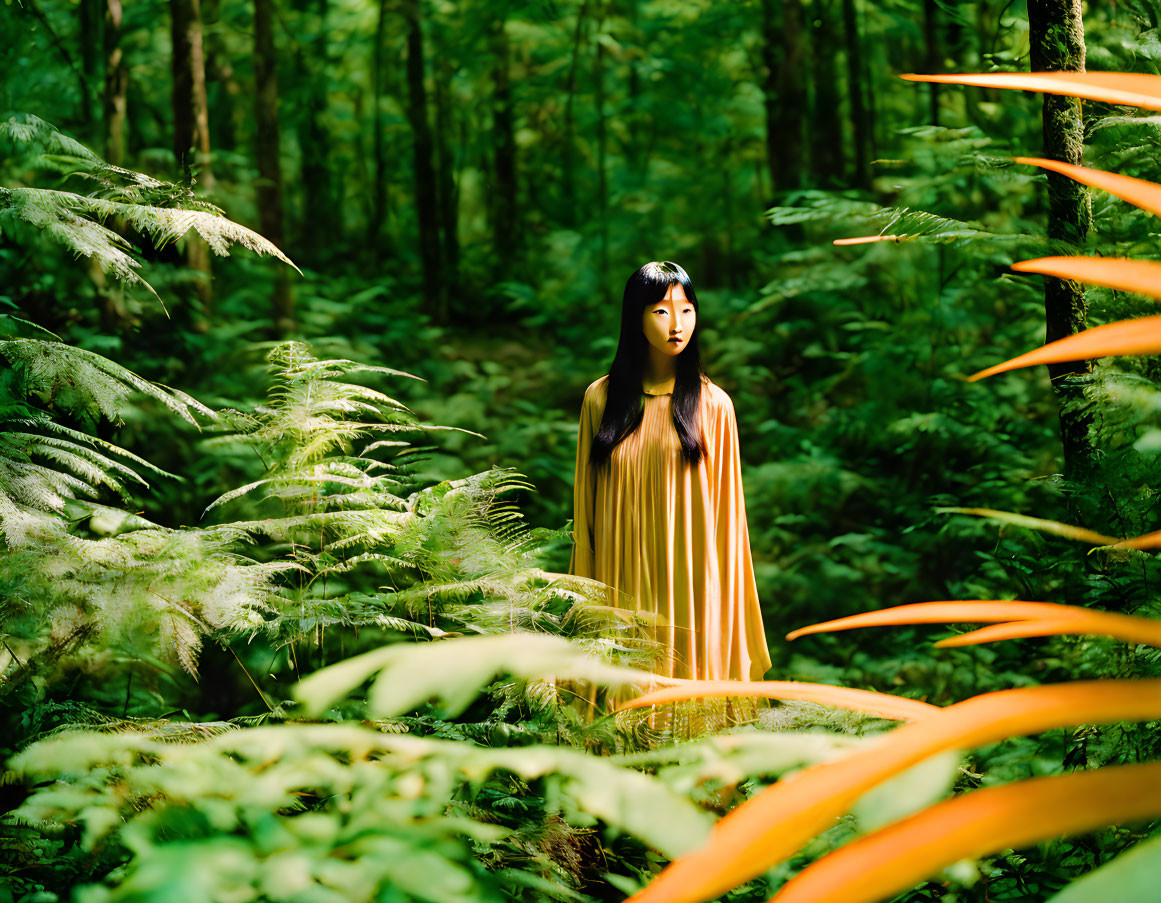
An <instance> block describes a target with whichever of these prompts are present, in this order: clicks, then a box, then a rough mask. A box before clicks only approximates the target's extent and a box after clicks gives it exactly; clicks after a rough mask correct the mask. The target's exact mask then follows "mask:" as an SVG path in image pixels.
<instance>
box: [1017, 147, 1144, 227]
mask: <svg viewBox="0 0 1161 903" xmlns="http://www.w3.org/2000/svg"><path fill="white" fill-rule="evenodd" d="M1012 159H1013V160H1014V161H1015V162H1016V163H1027V164H1028V165H1029V166H1039V167H1040V168H1042V169H1047V170H1051V171H1052V172H1058V173H1060V174H1061V175H1062V176H1068V177H1069V178H1070V179H1072V180H1074V181H1076V182H1080V183H1081V184H1082V185H1089V186H1091V187H1093V188H1099V189H1101V190H1102V191H1107V192H1108V193H1109V194H1114V195H1116V196H1117V197H1119V198H1120V199H1121V200H1123V201H1128V202H1129V203H1130V204H1135V205H1136V206H1138V207H1140V208H1141V209H1142V210H1148V211H1149V212H1150V213H1153V214H1156V215H1158V216H1161V185H1158V184H1157V183H1156V182H1149V181H1147V180H1145V179H1134V178H1133V177H1132V176H1121V175H1117V174H1116V173H1115V172H1103V171H1102V170H1099V169H1089V168H1088V167H1087V166H1076V165H1075V164H1072V163H1062V162H1061V161H1059V160H1046V159H1044V158H1043V157H1013V158H1012Z"/></svg>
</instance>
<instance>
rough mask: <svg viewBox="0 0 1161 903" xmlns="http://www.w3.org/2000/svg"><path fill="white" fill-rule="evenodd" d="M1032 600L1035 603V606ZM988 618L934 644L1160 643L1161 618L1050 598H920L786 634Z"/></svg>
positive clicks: (796, 636) (977, 620) (1159, 644)
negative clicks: (1024, 640)
mask: <svg viewBox="0 0 1161 903" xmlns="http://www.w3.org/2000/svg"><path fill="white" fill-rule="evenodd" d="M1033 606H1035V607H1033ZM967 621H971V622H977V623H980V622H982V623H992V624H993V625H994V626H992V627H984V628H981V629H980V630H973V631H972V632H971V633H966V634H963V635H962V636H955V637H948V638H947V639H943V640H940V641H939V642H937V643H936V644H935V645H936V646H940V647H948V646H973V645H976V644H978V643H991V642H995V641H997V640H1007V639H1016V638H1020V637H1034V636H1059V635H1062V634H1077V635H1085V636H1109V637H1113V638H1114V639H1117V640H1123V641H1124V642H1127V643H1144V644H1145V645H1147V646H1157V647H1161V621H1157V620H1155V619H1153V618H1140V617H1136V616H1134V615H1122V614H1116V613H1115V612H1108V611H1095V610H1093V609H1091V608H1081V607H1079V606H1075V605H1054V604H1052V603H1048V602H990V601H989V602H985V601H977V600H973V601H969V602H918V603H915V604H913V605H899V606H897V607H895V608H884V609H880V610H879V611H869V612H865V613H864V614H861V615H853V616H852V617H849V618H839V619H838V620H836V621H826V622H824V623H822V624H811V625H810V626H808V627H802V628H800V629H798V630H795V631H794V632H793V633H789V634H787V635H786V638H787V639H789V640H793V639H796V638H798V637H800V636H805V635H807V634H811V633H829V632H832V631H837V630H850V629H851V628H854V627H882V626H886V625H900V624H955V623H960V622H967Z"/></svg>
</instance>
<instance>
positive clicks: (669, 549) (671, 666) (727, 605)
mask: <svg viewBox="0 0 1161 903" xmlns="http://www.w3.org/2000/svg"><path fill="white" fill-rule="evenodd" d="M607 388H608V377H607V376H603V377H601V378H600V379H597V380H595V381H594V382H593V383H591V384H590V385H589V387H588V389H586V390H585V396H584V403H583V404H582V406H581V416H580V430H579V435H578V441H577V456H576V475H575V482H574V492H573V499H574V506H573V530H574V532H573V551H572V559H571V561H570V563H569V573H570V574H573V575H576V576H581V577H590V578H593V579H595V580H599V581H600V582H602V583H605V584H607V585H608V586H610V587H612V588H613V590H614V591H615V592H614V593H613V594H612V597H611V598H610V602H611V604H612V605H614V606H616V607H618V608H628V609H632V610H634V611H639V612H645V613H648V614H649V615H650V616H655V617H656V620H657V624H656V626H655V627H650V628H649V630H650V633H651V635H652V636H653V637H654V638H655V639H657V640H658V641H660V642H661V643H662V644H663V645H664V647H665V649H666V657H665V659H664V661H663V662H661V663H660V666H656V667H655V668H654V670H655V671H656V672H657V673H660V674H664V675H666V676H668V677H680V678H694V679H698V680H761V679H762V676H763V675H764V674H765V672H766V670H767V669H768V668H769V667H770V664H771V663H770V652H769V649H768V647H767V645H766V634H765V630H764V628H763V624H762V610H761V607H760V605H759V602H758V588H757V584H756V583H755V580H754V566H753V562H752V560H751V556H750V536H749V527H748V525H747V522H746V503H745V498H744V496H743V494H742V466H741V456H740V453H739V448H738V426H737V420H736V417H735V413H734V403H733V401H732V400H731V399H730V396H729V395H727V394H726V392H725V391H724V390H723V389H721V388H720V387H719V386H717V385H716V384H714V383H713V382H712V381H711V380H709V379H708V378H707V377H704V376H703V377H702V390H701V407H700V410H699V415H700V417H699V423H700V427H701V430H702V434H703V436H704V437H705V440H706V449H707V454H705V455H703V456H702V458H701V460H700V461H699V462H698V464H697V466H696V467H694V466H691V465H690V464H689V462H688V461H686V460H685V458H684V457H683V456H682V454H681V442H680V440H679V439H678V436H677V431H676V429H675V427H674V425H673V419H672V416H671V413H670V401H671V399H672V394H671V393H667V394H664V395H651V394H649V393H645V392H643V393H642V394H643V395H645V402H644V403H645V413H644V418H643V420H642V422H641V425H640V426H639V427H638V428H637V429H636V430H635V431H634V432H633V433H631V434H630V435H629V436H627V437H626V438H625V439H623V440H622V441H621V442H620V443H618V444H617V445H616V446H615V447H614V449H613V451H612V454H611V455H610V459H609V461H608V462H607V464H606V465H602V466H601V467H597V468H594V467H593V466H592V464H591V462H590V461H589V450H590V447H591V444H592V438H593V435H594V434H595V433H596V432H597V430H598V428H599V427H600V423H601V417H602V415H603V413H604V410H605V400H606V397H607ZM614 695H616V696H618V697H619V696H620V694H614ZM591 701H592V700H591V698H590V702H591ZM717 703H718V715H719V717H717V718H713V717H711V718H710V720H711V721H713V722H715V723H713V724H709V723H705V717H706V713H707V711H710V712H712V710H713V708H714V705H713V703H711V702H710V701H708V700H707V701H705V702H703V703H700V704H699V706H700V709H699V711H700V715H699V718H700V719H701V723H700V724H699V727H700V728H701V729H713V728H716V727H721V726H725V725H726V724H729V723H734V722H736V721H737V720H740V718H743V717H745V716H746V715H749V716H750V717H752V715H753V713H754V710H755V705H754V703H753V702H752V701H741V700H736V699H735V700H732V701H731V702H727V701H725V700H718V701H717ZM664 708H666V709H667V710H668V712H667V713H666V714H664V716H663V718H662V720H661V722H659V721H658V720H657V718H656V717H655V716H656V715H657V713H654V716H651V724H653V725H657V724H659V723H664V724H665V725H666V726H668V727H670V728H672V729H678V730H680V732H681V733H686V734H688V733H691V732H692V731H693V730H694V728H692V727H691V726H690V725H689V724H688V723H685V724H684V725H680V724H677V723H675V721H674V718H675V717H676V718H677V719H678V721H680V720H681V718H682V715H681V713H680V711H679V710H678V709H674V708H673V707H664ZM682 728H683V729H682Z"/></svg>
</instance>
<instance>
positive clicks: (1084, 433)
mask: <svg viewBox="0 0 1161 903" xmlns="http://www.w3.org/2000/svg"><path fill="white" fill-rule="evenodd" d="M1028 25H1029V40H1030V42H1031V59H1030V62H1031V66H1032V71H1034V72H1041V71H1068V72H1083V71H1084V61H1085V45H1084V23H1083V21H1082V20H1081V12H1080V0H1028ZM1043 110H1044V112H1043V126H1044V156H1045V157H1048V158H1050V159H1052V160H1060V161H1063V162H1065V163H1072V164H1075V165H1080V164H1083V162H1084V124H1083V121H1082V119H1081V113H1080V101H1079V100H1077V98H1075V97H1066V96H1063V95H1056V94H1045V95H1044V108H1043ZM1091 226H1092V204H1091V201H1090V198H1089V193H1088V189H1087V188H1085V187H1084V186H1083V185H1081V184H1080V183H1079V182H1076V181H1074V180H1072V179H1069V178H1066V177H1065V176H1062V175H1057V174H1056V173H1048V237H1049V238H1051V239H1055V240H1058V241H1065V242H1068V243H1070V244H1074V245H1080V244H1083V243H1084V241H1085V236H1086V235H1087V234H1088V231H1089V229H1090V228H1091ZM1087 320H1088V303H1087V301H1086V300H1085V295H1084V287H1083V286H1082V285H1081V284H1080V283H1078V282H1071V281H1065V280H1062V279H1053V278H1051V277H1045V279H1044V321H1045V340H1046V341H1048V342H1053V341H1056V340H1057V339H1061V338H1064V337H1065V336H1068V335H1072V334H1073V333H1076V332H1080V331H1081V330H1083V329H1084V328H1085V326H1086V323H1087ZM1091 369H1092V366H1091V364H1090V362H1089V361H1075V362H1072V363H1066V364H1050V365H1049V367H1048V372H1049V375H1050V376H1051V378H1052V385H1053V387H1054V388H1055V390H1056V396H1057V400H1058V402H1059V403H1060V406H1061V412H1060V434H1061V441H1062V445H1063V447H1064V473H1065V477H1066V478H1069V479H1072V478H1075V477H1078V476H1080V475H1082V474H1083V473H1084V472H1086V471H1087V470H1088V469H1089V468H1090V466H1091V464H1092V448H1091V446H1090V444H1089V439H1088V429H1089V419H1088V418H1087V417H1085V416H1083V415H1082V414H1079V413H1077V412H1075V411H1067V410H1065V404H1066V402H1067V401H1068V400H1069V399H1072V398H1075V397H1076V394H1077V393H1078V391H1079V390H1078V388H1077V387H1076V386H1075V385H1074V384H1073V383H1072V382H1071V381H1069V380H1068V379H1067V378H1068V377H1070V376H1079V375H1081V374H1085V373H1089V372H1090V371H1091Z"/></svg>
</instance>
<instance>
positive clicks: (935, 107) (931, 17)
mask: <svg viewBox="0 0 1161 903" xmlns="http://www.w3.org/2000/svg"><path fill="white" fill-rule="evenodd" d="M937 14H938V7H936V5H935V0H923V71H924V72H926V73H928V74H935V73H937V72H938V71H939V69H940V68H941V67H940V65H939V36H938V32H937V29H936V27H935V24H936V23H935V17H936V15H937ZM927 88H928V95H927V99H928V103H929V104H930V109H929V111H928V114H927V115H928V120H929V121H930V122H931V124H932V125H939V85H938V83H936V82H930V83H929V84H928V85H927Z"/></svg>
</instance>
